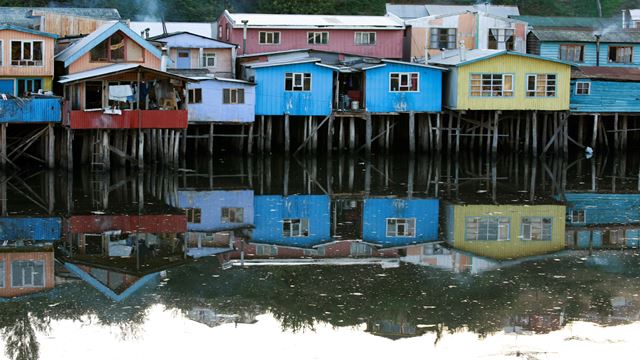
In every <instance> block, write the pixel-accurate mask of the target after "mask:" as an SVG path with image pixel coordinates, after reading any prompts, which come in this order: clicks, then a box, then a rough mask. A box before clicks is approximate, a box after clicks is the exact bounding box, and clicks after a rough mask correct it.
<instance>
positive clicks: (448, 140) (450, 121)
mask: <svg viewBox="0 0 640 360" xmlns="http://www.w3.org/2000/svg"><path fill="white" fill-rule="evenodd" d="M451 129H453V111H449V126H447V153H449V154H451V139H452V133H451Z"/></svg>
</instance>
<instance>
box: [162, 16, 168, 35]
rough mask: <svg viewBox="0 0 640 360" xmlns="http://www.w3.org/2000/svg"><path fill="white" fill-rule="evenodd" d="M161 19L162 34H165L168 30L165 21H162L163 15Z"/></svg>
mask: <svg viewBox="0 0 640 360" xmlns="http://www.w3.org/2000/svg"><path fill="white" fill-rule="evenodd" d="M161 20H162V35H167V34H168V33H169V32H168V31H167V23H165V22H164V16H163V17H162V18H161Z"/></svg>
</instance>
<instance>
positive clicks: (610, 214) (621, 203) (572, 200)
mask: <svg viewBox="0 0 640 360" xmlns="http://www.w3.org/2000/svg"><path fill="white" fill-rule="evenodd" d="M566 199H567V223H568V224H569V225H606V224H640V194H597V193H567V194H566ZM574 210H584V211H585V215H586V222H584V223H579V224H576V223H573V222H572V220H571V215H572V212H573V211H574Z"/></svg>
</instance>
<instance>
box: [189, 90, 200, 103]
mask: <svg viewBox="0 0 640 360" xmlns="http://www.w3.org/2000/svg"><path fill="white" fill-rule="evenodd" d="M189 104H202V89H189Z"/></svg>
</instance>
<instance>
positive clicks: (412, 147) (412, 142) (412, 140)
mask: <svg viewBox="0 0 640 360" xmlns="http://www.w3.org/2000/svg"><path fill="white" fill-rule="evenodd" d="M415 127H416V117H415V113H414V112H413V111H411V112H409V153H411V154H415V152H416V134H415Z"/></svg>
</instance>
